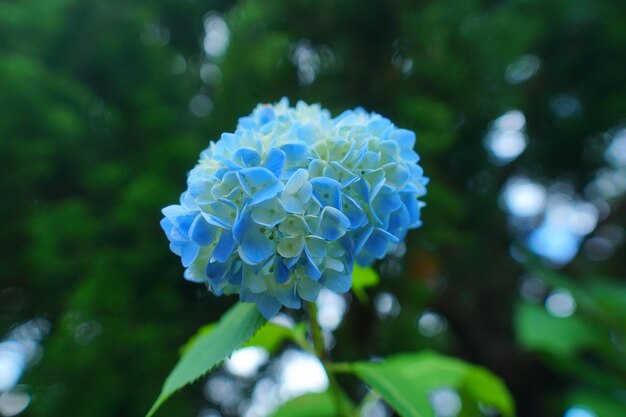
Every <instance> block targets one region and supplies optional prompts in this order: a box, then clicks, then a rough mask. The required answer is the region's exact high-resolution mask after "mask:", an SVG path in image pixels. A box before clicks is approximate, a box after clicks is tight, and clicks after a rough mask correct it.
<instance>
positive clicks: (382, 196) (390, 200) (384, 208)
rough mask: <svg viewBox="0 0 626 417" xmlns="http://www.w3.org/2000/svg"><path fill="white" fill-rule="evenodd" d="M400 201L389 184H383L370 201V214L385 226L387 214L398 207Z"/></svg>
mask: <svg viewBox="0 0 626 417" xmlns="http://www.w3.org/2000/svg"><path fill="white" fill-rule="evenodd" d="M401 205H402V201H401V200H400V196H399V195H398V193H397V192H396V191H395V190H394V189H393V188H392V187H390V186H388V185H383V187H382V188H381V190H380V192H379V193H378V194H377V195H376V198H374V200H373V201H372V214H374V217H375V218H376V220H378V221H379V222H380V223H381V224H383V225H385V226H386V223H387V222H388V219H389V215H390V214H391V213H392V212H394V211H396V210H397V209H399V208H400V206H401Z"/></svg>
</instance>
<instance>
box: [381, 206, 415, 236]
mask: <svg viewBox="0 0 626 417" xmlns="http://www.w3.org/2000/svg"><path fill="white" fill-rule="evenodd" d="M410 220H411V218H410V217H409V211H408V210H407V208H406V206H405V205H404V204H402V205H401V207H400V208H399V209H398V210H396V211H394V212H393V213H391V216H390V217H389V226H388V227H387V231H388V232H389V233H391V234H392V235H394V236H395V237H396V238H397V239H398V240H402V239H404V236H405V235H406V231H407V229H408V227H409V222H410Z"/></svg>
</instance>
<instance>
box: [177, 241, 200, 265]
mask: <svg viewBox="0 0 626 417" xmlns="http://www.w3.org/2000/svg"><path fill="white" fill-rule="evenodd" d="M199 252H200V246H198V245H196V244H195V243H193V242H189V243H187V244H186V245H184V246H183V247H182V252H181V254H180V260H181V261H182V263H183V266H184V267H185V268H187V267H188V266H189V265H191V263H192V262H193V261H195V260H196V258H197V257H198V253H199Z"/></svg>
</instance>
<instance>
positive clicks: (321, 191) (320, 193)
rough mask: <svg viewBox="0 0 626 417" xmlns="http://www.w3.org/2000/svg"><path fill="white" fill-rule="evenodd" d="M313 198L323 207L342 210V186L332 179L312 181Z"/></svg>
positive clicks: (315, 179)
mask: <svg viewBox="0 0 626 417" xmlns="http://www.w3.org/2000/svg"><path fill="white" fill-rule="evenodd" d="M311 185H312V186H313V197H314V198H315V199H316V200H317V202H318V203H320V205H321V206H322V207H325V206H330V207H334V208H336V209H340V208H341V184H340V183H339V182H338V181H335V180H333V179H331V178H326V177H318V178H313V179H312V180H311Z"/></svg>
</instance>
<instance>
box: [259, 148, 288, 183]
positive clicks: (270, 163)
mask: <svg viewBox="0 0 626 417" xmlns="http://www.w3.org/2000/svg"><path fill="white" fill-rule="evenodd" d="M286 159H287V156H286V155H285V152H283V151H281V150H280V149H276V148H272V149H271V150H270V151H269V153H268V154H267V157H266V158H265V162H264V163H263V167H264V168H267V169H269V170H270V171H272V172H273V173H274V175H276V176H277V177H280V174H281V173H282V171H283V167H284V166H285V160H286Z"/></svg>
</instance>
